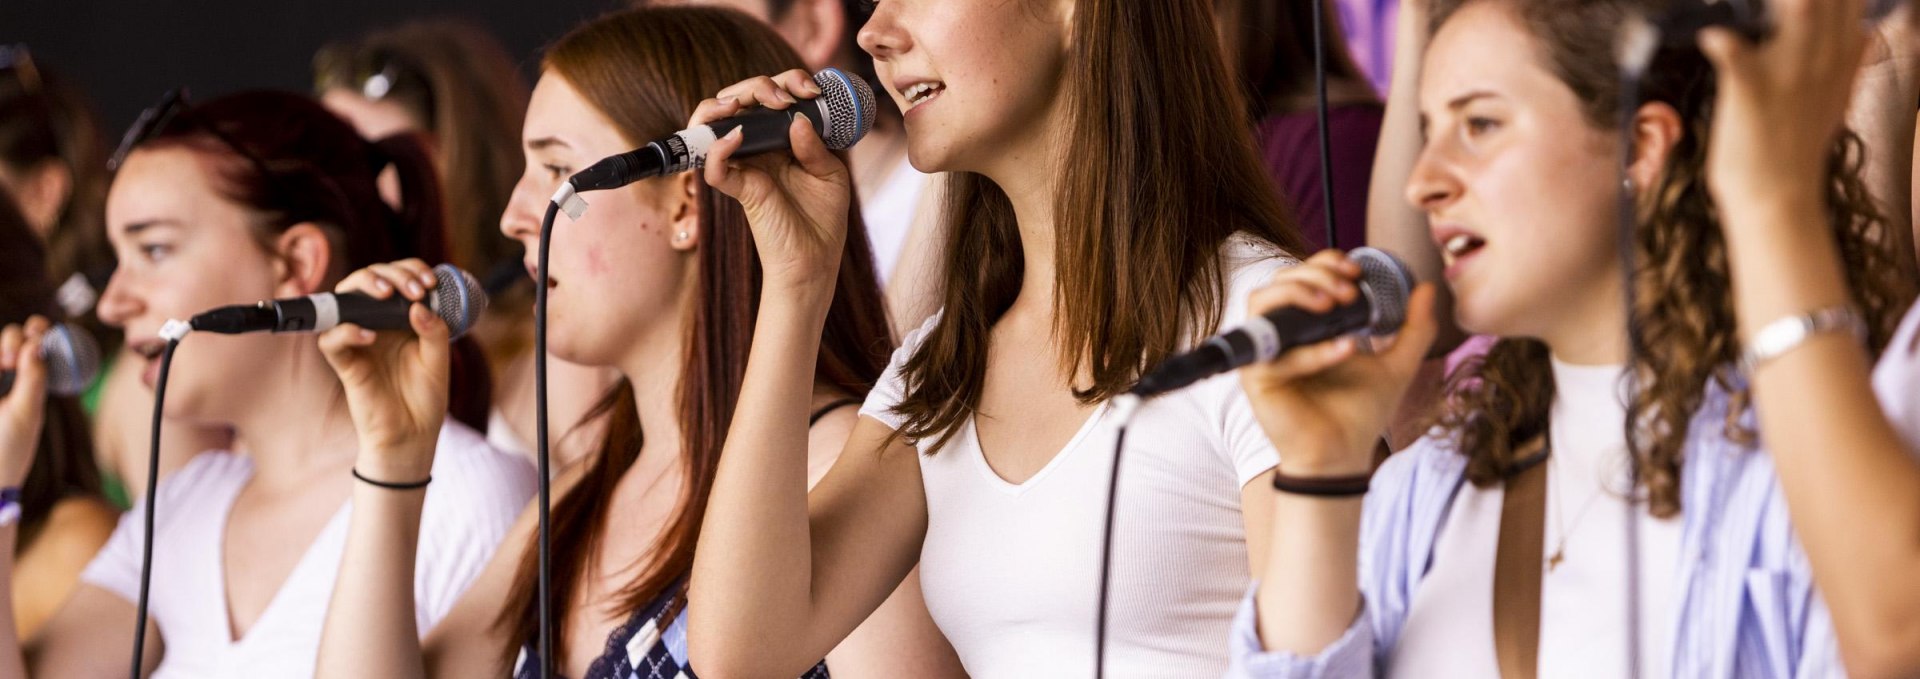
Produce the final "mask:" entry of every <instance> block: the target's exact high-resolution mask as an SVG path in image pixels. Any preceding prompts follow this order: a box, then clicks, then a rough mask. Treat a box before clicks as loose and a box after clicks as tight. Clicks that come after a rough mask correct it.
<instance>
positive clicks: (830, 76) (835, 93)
mask: <svg viewBox="0 0 1920 679" xmlns="http://www.w3.org/2000/svg"><path fill="white" fill-rule="evenodd" d="M813 83H814V84H815V85H819V86H820V104H819V105H820V107H821V110H824V111H826V112H827V134H826V136H825V137H824V138H823V139H822V141H825V142H826V143H827V148H830V149H833V150H835V151H840V150H844V149H846V148H847V147H850V146H853V145H854V143H855V142H858V141H860V139H861V138H862V137H865V136H867V130H870V129H873V113H874V101H873V87H871V86H869V85H867V81H865V80H862V79H860V78H857V77H854V76H851V75H848V74H847V73H846V72H845V71H842V70H840V69H837V68H829V69H826V70H824V71H821V72H819V73H815V74H813Z"/></svg>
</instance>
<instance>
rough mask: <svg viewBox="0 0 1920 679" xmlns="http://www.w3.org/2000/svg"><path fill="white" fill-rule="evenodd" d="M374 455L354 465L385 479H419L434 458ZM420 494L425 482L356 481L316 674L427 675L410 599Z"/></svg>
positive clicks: (422, 495) (421, 502)
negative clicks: (384, 459) (386, 484)
mask: <svg viewBox="0 0 1920 679" xmlns="http://www.w3.org/2000/svg"><path fill="white" fill-rule="evenodd" d="M374 457H376V456H372V455H365V454H363V455H361V457H360V460H359V461H358V462H356V468H357V469H358V470H359V471H360V473H362V474H365V475H367V477H368V478H373V479H377V480H382V481H387V480H391V481H411V480H414V479H424V478H426V477H427V474H428V473H429V471H430V468H431V463H427V464H418V463H413V464H382V463H380V462H379V461H377V460H375V459H372V458H374ZM427 457H428V458H429V459H430V458H431V456H430V455H429V456H427ZM425 500H426V491H425V490H424V489H420V490H395V489H389V488H382V487H379V486H375V485H372V484H369V483H364V482H355V483H354V488H353V512H352V520H351V522H350V523H349V525H348V529H347V546H346V549H345V553H344V555H343V556H342V558H341V560H340V573H339V575H338V578H337V579H336V580H335V582H334V588H333V599H332V602H331V603H330V604H329V605H328V606H327V618H326V627H325V629H324V631H322V633H321V635H320V659H319V664H318V666H317V668H316V673H315V674H316V676H319V677H424V676H426V668H425V663H424V661H423V660H422V656H421V648H420V630H418V629H417V628H416V627H415V625H414V605H413V602H414V592H413V575H414V573H413V569H414V559H415V555H416V553H417V551H418V547H419V540H420V516H421V511H422V508H423V507H424V505H425Z"/></svg>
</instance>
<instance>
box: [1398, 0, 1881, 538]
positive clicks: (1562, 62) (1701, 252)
mask: <svg viewBox="0 0 1920 679" xmlns="http://www.w3.org/2000/svg"><path fill="white" fill-rule="evenodd" d="M1475 1H1477V0H1451V1H1448V2H1442V3H1441V4H1440V5H1439V6H1437V7H1435V12H1434V16H1433V24H1432V28H1433V30H1435V31H1437V30H1438V29H1439V27H1440V26H1442V25H1443V24H1444V23H1445V22H1446V21H1447V19H1448V18H1449V17H1451V16H1453V14H1454V13H1455V12H1457V11H1458V10H1459V9H1460V7H1462V6H1465V5H1467V4H1470V3H1472V2H1475ZM1501 2H1502V4H1503V5H1504V6H1506V7H1508V8H1510V9H1512V10H1513V11H1514V12H1515V14H1516V16H1518V17H1519V18H1520V19H1521V21H1522V23H1523V24H1524V25H1526V26H1527V27H1528V29H1529V31H1530V32H1531V33H1532V34H1533V37H1534V39H1535V40H1537V41H1539V45H1540V50H1541V51H1540V54H1541V56H1542V57H1543V58H1544V59H1545V60H1546V62H1547V64H1548V66H1549V68H1551V69H1552V71H1553V72H1554V73H1555V75H1557V76H1558V77H1559V78H1560V80H1561V81H1562V82H1564V83H1566V84H1567V86H1568V87H1569V88H1570V89H1572V90H1573V93H1574V95H1575V96H1576V97H1578V98H1579V100H1580V102H1581V105H1582V109H1583V110H1582V113H1583V115H1584V116H1585V117H1586V118H1587V122H1588V123H1589V124H1591V125H1594V126H1595V127H1598V128H1602V129H1606V128H1613V127H1616V126H1617V125H1618V120H1619V119H1620V114H1621V106H1622V95H1623V93H1622V88H1621V86H1620V73H1619V70H1618V68H1617V67H1616V66H1615V62H1614V58H1613V55H1614V44H1615V31H1616V30H1617V29H1618V27H1620V26H1622V25H1624V24H1625V23H1626V22H1627V20H1628V19H1629V16H1630V13H1631V12H1634V11H1636V10H1644V9H1653V8H1657V6H1658V5H1657V3H1652V2H1651V0H1501ZM1647 72H1648V75H1647V76H1646V77H1645V78H1644V80H1643V82H1642V83H1641V96H1642V98H1643V100H1644V101H1647V102H1663V103H1666V104H1668V105H1671V106H1673V107H1674V109H1676V110H1677V111H1679V113H1680V117H1681V120H1682V121H1684V125H1685V132H1684V134H1682V135H1681V137H1680V139H1679V141H1678V142H1676V143H1675V145H1674V148H1673V150H1672V152H1671V153H1670V155H1669V157H1668V160H1667V164H1666V167H1665V168H1664V170H1663V171H1662V172H1661V174H1660V178H1659V179H1658V180H1657V181H1656V182H1655V183H1654V184H1653V185H1652V186H1649V187H1646V188H1644V189H1642V190H1641V191H1640V192H1639V195H1638V197H1637V202H1638V206H1637V210H1638V212H1639V219H1638V226H1637V227H1636V229H1635V231H1634V234H1633V250H1634V252H1633V256H1634V261H1635V263H1636V265H1635V268H1634V270H1633V271H1632V272H1631V273H1630V274H1629V285H1632V286H1633V289H1634V290H1635V291H1636V293H1637V294H1636V295H1635V296H1634V299H1635V305H1634V307H1633V308H1632V309H1630V310H1629V315H1630V317H1631V321H1630V323H1629V328H1628V330H1629V334H1630V337H1629V342H1630V344H1631V346H1633V347H1635V351H1634V353H1633V357H1632V359H1631V362H1630V365H1629V366H1628V373H1629V374H1630V375H1631V376H1633V378H1634V380H1635V382H1636V384H1637V386H1638V390H1637V392H1636V393H1634V394H1633V395H1632V397H1631V399H1630V401H1629V403H1628V407H1627V418H1626V421H1625V422H1623V423H1622V426H1623V427H1625V428H1626V431H1627V444H1628V447H1629V449H1630V450H1631V452H1632V454H1633V455H1634V457H1635V459H1637V460H1638V461H1639V466H1640V478H1639V482H1640V483H1644V484H1645V485H1646V487H1647V493H1648V496H1649V499H1650V503H1651V504H1650V509H1651V511H1652V513H1653V514H1654V515H1655V516H1660V517H1670V516H1673V515H1675V514H1677V513H1678V512H1679V511H1680V490H1681V488H1680V469H1681V466H1682V464H1683V462H1684V454H1685V448H1686V443H1687V434H1688V429H1689V427H1690V425H1691V423H1692V420H1693V418H1694V415H1695V414H1696V413H1697V412H1698V411H1699V410H1700V407H1701V405H1702V403H1703V402H1704V401H1705V400H1706V398H1707V395H1708V393H1709V390H1710V389H1717V390H1721V391H1724V392H1726V393H1728V394H1730V396H1731V398H1732V399H1733V400H1732V404H1733V407H1732V408H1731V409H1730V412H1729V414H1728V421H1727V422H1726V423H1724V426H1725V428H1726V435H1727V436H1728V437H1729V438H1731V439H1733V440H1735V441H1742V442H1747V441H1751V440H1752V438H1753V432H1750V431H1746V430H1744V429H1742V428H1741V427H1739V426H1738V425H1737V423H1736V420H1737V419H1738V417H1739V416H1740V415H1741V414H1742V413H1743V412H1744V411H1745V410H1746V405H1747V403H1748V397H1747V391H1746V386H1745V383H1744V381H1743V380H1740V379H1738V378H1737V377H1736V376H1735V374H1734V373H1733V372H1732V366H1733V364H1734V361H1735V359H1736V358H1737V357H1738V355H1739V352H1740V351H1741V348H1740V340H1739V337H1738V335H1737V326H1736V325H1735V322H1734V313H1733V297H1732V290H1733V287H1732V281H1731V278H1730V277H1729V274H1728V268H1727V248H1726V240H1725V238H1724V237H1723V236H1722V234H1721V227H1720V223H1719V214H1718V211H1717V210H1716V209H1715V207H1714V204H1713V199H1712V197H1711V196H1710V195H1709V194H1708V192H1707V184H1706V159H1707V149H1708V145H1709V143H1710V136H1709V131H1710V125H1711V122H1712V117H1713V102H1714V92H1715V88H1714V73H1713V69H1712V67H1711V66H1710V65H1709V64H1708V63H1707V62H1706V60H1705V58H1704V57H1703V56H1702V55H1701V54H1700V53H1699V52H1698V51H1697V50H1694V49H1691V48H1683V49H1671V48H1669V49H1663V50H1662V51H1661V52H1660V53H1659V54H1658V55H1657V56H1656V57H1655V59H1654V61H1653V63H1652V65H1651V67H1649V68H1648V69H1647ZM1862 157H1863V156H1862V154H1861V143H1860V139H1859V137H1857V136H1855V135H1853V134H1852V133H1851V132H1848V133H1845V134H1843V135H1842V137H1841V139H1840V140H1838V141H1836V142H1835V143H1834V147H1833V150H1832V152H1831V154H1830V155H1829V157H1828V161H1827V172H1828V175H1829V177H1830V180H1829V182H1828V186H1827V196H1826V204H1827V207H1826V210H1827V215H1828V218H1829V219H1830V220H1831V221H1832V224H1833V227H1832V231H1833V233H1832V237H1833V239H1834V240H1835V242H1836V243H1838V244H1839V246H1840V253H1841V257H1842V259H1843V260H1844V261H1845V267H1844V268H1845V270H1846V272H1847V285H1848V289H1849V291H1850V292H1851V294H1852V298H1853V302H1854V304H1856V305H1858V307H1859V308H1860V310H1861V312H1862V313H1863V314H1864V315H1865V318H1866V320H1867V325H1868V328H1869V329H1870V331H1871V332H1870V344H1871V347H1872V349H1873V351H1874V352H1875V353H1878V352H1879V350H1880V349H1881V348H1883V347H1884V346H1885V345H1886V343H1887V341H1888V340H1889V339H1890V338H1891V336H1892V333H1893V330H1894V329H1895V326H1896V324H1897V323H1898V322H1899V319H1900V313H1901V311H1902V310H1904V309H1905V308H1906V306H1907V304H1908V303H1909V302H1911V301H1912V299H1913V296H1914V290H1913V282H1912V281H1907V280H1904V279H1902V278H1901V277H1900V275H1899V273H1898V272H1899V268H1898V267H1896V266H1894V260H1893V259H1892V254H1891V252H1890V251H1889V250H1888V249H1887V248H1886V247H1885V246H1884V244H1883V243H1881V242H1879V241H1878V240H1877V239H1876V236H1875V235H1874V234H1877V233H1883V232H1884V231H1885V229H1886V225H1885V220H1884V218H1883V217H1882V216H1881V215H1880V214H1879V212H1878V211H1877V210H1876V209H1875V208H1874V205H1873V202H1872V200H1871V199H1870V197H1869V196H1868V194H1867V189H1866V186H1865V185H1864V184H1863V183H1862V181H1861V179H1860V171H1861V163H1862ZM1596 256H1612V254H1611V253H1604V254H1599V255H1596ZM1447 390H1448V394H1449V395H1448V397H1447V404H1448V405H1447V406H1446V407H1445V409H1444V411H1443V412H1442V413H1441V415H1440V419H1439V422H1440V424H1441V426H1442V427H1443V428H1444V429H1445V430H1446V431H1448V432H1449V433H1450V434H1451V435H1452V436H1453V437H1454V438H1455V440H1456V441H1457V442H1458V446H1459V450H1460V451H1461V452H1462V454H1465V455H1467V456H1468V458H1469V462H1468V467H1467V476H1468V479H1470V480H1471V481H1472V482H1473V483H1474V484H1475V485H1477V486H1482V487H1485V486H1489V485H1492V484H1495V483H1498V482H1500V481H1501V480H1502V479H1503V478H1505V476H1506V475H1507V474H1508V473H1509V471H1510V470H1512V469H1513V468H1514V464H1515V462H1516V460H1515V455H1516V451H1518V450H1520V449H1521V448H1522V447H1523V446H1526V445H1529V444H1531V443H1532V442H1533V440H1534V439H1536V438H1538V437H1539V436H1541V435H1542V434H1543V433H1544V432H1545V427H1546V423H1547V418H1548V413H1549V411H1550V409H1551V406H1552V404H1553V399H1554V384H1553V373H1552V369H1551V366H1550V365H1549V353H1548V349H1547V346H1546V345H1545V344H1544V343H1542V342H1540V341H1538V340H1533V339H1522V338H1507V339H1502V340H1500V341H1498V342H1496V343H1495V344H1494V346H1493V348H1492V350H1491V351H1489V352H1488V353H1487V355H1486V356H1485V357H1483V358H1480V359H1475V360H1472V361H1469V362H1467V363H1466V364H1464V365H1463V366H1462V367H1461V368H1460V369H1458V370H1456V371H1455V373H1454V374H1453V375H1451V376H1449V378H1448V386H1447Z"/></svg>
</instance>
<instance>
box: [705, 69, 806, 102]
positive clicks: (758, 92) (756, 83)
mask: <svg viewBox="0 0 1920 679" xmlns="http://www.w3.org/2000/svg"><path fill="white" fill-rule="evenodd" d="M720 98H722V99H727V98H732V99H736V100H739V101H740V102H741V103H746V104H758V105H760V106H764V107H767V108H770V109H774V110H783V109H785V108H787V107H788V106H792V105H794V104H796V103H799V101H800V99H799V98H798V97H795V96H793V93H792V92H788V91H787V89H786V88H784V87H781V86H780V83H777V82H774V80H773V78H769V77H767V76H764V75H763V76H759V77H755V78H748V79H746V80H742V81H740V82H738V83H735V84H734V85H733V86H731V87H728V88H726V89H724V90H720Z"/></svg>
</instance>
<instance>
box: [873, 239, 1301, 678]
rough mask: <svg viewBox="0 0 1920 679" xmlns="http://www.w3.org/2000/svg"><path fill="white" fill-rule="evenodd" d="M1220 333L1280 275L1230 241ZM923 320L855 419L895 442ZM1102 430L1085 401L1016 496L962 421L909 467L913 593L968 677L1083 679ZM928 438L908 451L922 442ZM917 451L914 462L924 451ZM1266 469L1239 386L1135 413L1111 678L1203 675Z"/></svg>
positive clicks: (1094, 573)
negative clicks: (886, 430) (914, 506)
mask: <svg viewBox="0 0 1920 679" xmlns="http://www.w3.org/2000/svg"><path fill="white" fill-rule="evenodd" d="M1226 256H1227V258H1226V260H1225V261H1226V262H1227V264H1228V266H1227V268H1225V269H1224V270H1223V271H1224V273H1226V274H1228V282H1229V284H1230V288H1229V290H1228V291H1227V294H1226V295H1224V296H1223V297H1222V300H1223V302H1224V303H1225V305H1226V306H1225V309H1224V311H1225V315H1224V318H1223V321H1222V327H1223V328H1231V327H1234V326H1237V325H1239V324H1240V322H1241V320H1242V319H1244V318H1245V317H1246V301H1247V297H1248V295H1249V294H1250V292H1251V291H1252V290H1253V288H1255V287H1257V286H1258V285H1260V284H1262V283H1264V282H1265V281H1266V280H1267V278H1268V277H1269V276H1271V275H1272V273H1273V272H1274V271H1275V270H1277V269H1279V268H1281V267H1282V266H1284V265H1285V264H1287V263H1290V262H1291V260H1286V259H1282V258H1278V257H1276V256H1275V255H1274V254H1273V253H1270V252H1266V251H1263V250H1262V249H1260V248H1259V246H1255V245H1253V244H1251V243H1248V242H1246V241H1245V240H1243V239H1240V238H1236V239H1234V240H1233V241H1231V243H1230V245H1229V246H1228V247H1227V248H1226ZM938 322H939V316H938V315H936V316H935V317H934V318H933V319H931V320H929V321H928V322H927V324H926V325H925V326H922V327H921V328H920V329H919V330H916V331H915V332H913V333H911V334H910V335H908V337H907V339H906V341H905V342H903V343H902V346H901V348H900V349H899V351H898V352H897V353H895V354H894V357H893V362H892V365H891V366H889V367H888V369H887V372H886V373H885V374H884V375H883V376H882V377H881V379H880V383H879V385H878V386H876V387H875V388H874V390H873V392H872V393H871V394H870V395H869V396H868V399H867V403H866V405H865V407H863V408H861V410H860V413H861V414H862V415H865V416H868V417H872V418H874V419H876V420H878V421H880V422H881V423H883V424H886V425H887V426H888V427H891V428H894V429H898V428H899V427H900V426H901V424H902V422H903V420H902V419H901V418H899V417H898V416H897V415H895V414H893V413H892V412H891V410H892V407H893V406H894V404H896V403H899V402H900V400H901V399H902V398H903V395H904V384H903V382H902V377H901V373H900V370H901V365H902V363H903V362H904V361H905V360H906V358H907V357H909V356H911V355H913V352H914V351H915V349H916V348H917V347H918V346H919V345H920V342H921V341H922V339H923V338H924V337H925V336H926V335H927V333H928V332H930V331H931V329H932V328H933V326H934V324H935V323H938ZM1115 427H1116V423H1115V418H1114V414H1113V412H1112V410H1111V408H1110V407H1109V406H1108V405H1106V404H1102V405H1101V406H1099V407H1098V408H1096V409H1095V411H1094V413H1093V415H1092V416H1091V417H1090V418H1089V419H1088V420H1087V422H1086V423H1085V424H1084V425H1082V426H1081V428H1080V430H1079V432H1078V433H1077V434H1075V435H1074V436H1073V438H1072V440H1071V441H1069V442H1068V443H1067V444H1066V446H1065V447H1064V448H1062V449H1061V451H1060V452H1059V453H1058V454H1056V455H1055V456H1054V458H1053V459H1052V460H1051V461H1049V462H1048V463H1047V464H1046V465H1045V466H1044V467H1043V468H1042V469H1041V470H1040V471H1039V472H1038V473H1035V474H1034V475H1033V477H1032V478H1029V479H1027V480H1026V481H1025V482H1024V483H1019V484H1014V483H1009V482H1007V481H1006V480H1005V479H1003V478H1001V477H1000V476H999V474H998V473H996V472H995V471H994V470H993V469H992V468H991V467H989V466H988V465H987V462H986V458H985V456H984V454H983V453H982V452H981V448H980V443H979V439H978V438H977V437H976V436H975V432H974V427H973V420H972V419H971V418H969V419H967V420H966V421H965V422H963V423H962V424H961V425H960V430H959V431H958V432H957V433H956V434H955V436H954V438H953V440H951V441H950V442H948V444H947V445H946V446H945V447H943V448H941V449H940V450H939V451H937V452H935V453H933V454H932V455H925V454H923V455H921V457H920V472H921V477H922V480H923V482H924V486H925V492H926V499H927V516H928V522H927V535H926V541H925V543H924V545H923V546H922V548H921V552H920V583H921V586H922V588H923V589H924V593H925V598H926V603H927V608H928V611H929V612H931V613H932V614H933V619H934V622H936V623H937V624H938V625H939V626H940V630H941V631H942V632H944V633H945V634H946V637H947V639H948V640H949V641H951V642H952V643H953V647H954V650H956V651H957V652H958V653H959V655H960V660H961V662H962V663H964V664H965V665H966V669H967V672H968V673H969V674H970V675H972V676H973V677H974V678H975V679H1002V678H1009V677H1021V678H1025V677H1049V678H1066V679H1071V678H1073V677H1091V676H1092V675H1093V660H1094V627H1095V626H1094V620H1095V617H1096V612H1097V601H1098V596H1099V587H1100V558H1101V536H1102V533H1103V527H1104V523H1105V513H1104V512H1105V509H1106V497H1107V480H1108V470H1109V469H1110V468H1111V466H1110V465H1111V464H1112V461H1113V454H1114V450H1113V447H1114V438H1115V434H1116V430H1115ZM931 443H932V441H930V440H929V441H924V442H923V444H924V445H929V446H930V445H931ZM922 452H923V453H925V452H926V449H925V448H923V449H922ZM1277 462H1278V457H1277V455H1276V453H1275V452H1274V449H1273V446H1272V444H1271V443H1270V442H1269V441H1268V440H1267V437H1266V435H1265V434H1264V433H1262V432H1261V430H1260V427H1259V424H1258V423H1257V422H1255V420H1254V417H1253V411H1252V408H1251V406H1250V404H1248V402H1247V399H1246V396H1245V394H1244V393H1243V392H1242V391H1241V389H1240V382H1239V378H1238V377H1236V376H1234V375H1232V374H1227V375H1221V376H1218V377H1215V378H1212V379H1209V380H1206V381H1203V382H1200V383H1199V384H1197V385H1195V386H1193V387H1192V388H1189V389H1186V390H1184V391H1179V392H1175V393H1172V394H1167V395H1165V396H1162V397H1160V398H1158V399H1155V400H1154V401H1152V402H1149V403H1147V404H1145V405H1144V406H1143V407H1142V408H1141V409H1140V410H1139V412H1138V414H1137V415H1136V416H1135V417H1134V419H1133V422H1132V424H1131V426H1130V427H1129V429H1128V433H1127V440H1126V454H1125V457H1124V458H1123V460H1122V464H1121V471H1120V489H1119V495H1118V505H1117V507H1118V508H1117V510H1116V516H1115V525H1114V539H1113V580H1112V593H1111V599H1110V600H1109V604H1110V607H1109V609H1108V625H1107V673H1108V676H1111V677H1217V676H1220V674H1221V673H1222V672H1224V671H1225V670H1226V668H1227V648H1228V647H1227V641H1228V631H1229V628H1230V625H1231V623H1232V620H1233V615H1234V612H1235V610H1236V608H1237V606H1238V604H1239V600H1240V596H1241V595H1242V594H1244V593H1245V592H1246V590H1247V587H1248V585H1249V575H1248V567H1247V546H1246V535H1245V534H1246V529H1245V524H1244V523H1243V521H1242V518H1241V515H1240V491H1241V488H1242V487H1243V486H1245V485H1246V484H1247V482H1248V481H1250V480H1252V479H1253V478H1254V477H1256V476H1259V475H1260V474H1262V473H1264V472H1266V471H1267V470H1269V469H1272V468H1273V466H1274V465H1275V464H1276V463H1277Z"/></svg>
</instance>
